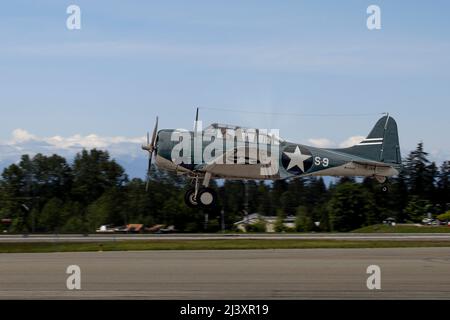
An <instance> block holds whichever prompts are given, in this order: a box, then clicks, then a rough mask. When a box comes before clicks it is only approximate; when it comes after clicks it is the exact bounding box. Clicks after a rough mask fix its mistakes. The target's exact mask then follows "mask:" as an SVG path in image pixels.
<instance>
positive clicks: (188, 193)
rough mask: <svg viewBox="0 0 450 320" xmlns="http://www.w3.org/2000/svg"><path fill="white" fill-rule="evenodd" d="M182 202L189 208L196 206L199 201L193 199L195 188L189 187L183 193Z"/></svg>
mask: <svg viewBox="0 0 450 320" xmlns="http://www.w3.org/2000/svg"><path fill="white" fill-rule="evenodd" d="M184 202H185V203H186V205H187V206H188V207H190V208H198V206H199V203H198V202H197V200H196V199H195V189H189V190H188V191H186V194H185V195H184Z"/></svg>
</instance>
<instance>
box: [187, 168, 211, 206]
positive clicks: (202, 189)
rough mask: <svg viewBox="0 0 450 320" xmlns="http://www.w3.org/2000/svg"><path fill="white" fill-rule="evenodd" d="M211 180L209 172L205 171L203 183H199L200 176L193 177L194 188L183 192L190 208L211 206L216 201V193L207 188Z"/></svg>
mask: <svg viewBox="0 0 450 320" xmlns="http://www.w3.org/2000/svg"><path fill="white" fill-rule="evenodd" d="M210 181H211V173H209V172H208V173H206V174H205V177H204V179H203V183H202V184H201V185H200V178H199V176H196V177H195V178H194V188H191V189H189V190H188V191H187V192H186V194H185V197H184V199H185V202H186V204H187V205H188V206H189V207H191V208H198V207H203V208H211V207H214V206H215V205H216V203H217V194H216V192H215V191H214V190H213V189H212V188H209V183H210Z"/></svg>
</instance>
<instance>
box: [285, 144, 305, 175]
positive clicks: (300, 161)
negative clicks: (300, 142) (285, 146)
mask: <svg viewBox="0 0 450 320" xmlns="http://www.w3.org/2000/svg"><path fill="white" fill-rule="evenodd" d="M284 154H285V155H287V156H288V157H289V158H290V159H291V161H290V162H289V166H288V167H287V170H289V169H292V168H293V167H295V166H297V167H299V168H300V169H301V170H302V172H305V165H304V161H306V160H308V159H310V158H312V156H308V155H305V154H302V152H301V151H300V148H299V147H298V146H297V147H296V148H295V151H294V152H285V153H284Z"/></svg>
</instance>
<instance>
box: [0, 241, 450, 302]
mask: <svg viewBox="0 0 450 320" xmlns="http://www.w3.org/2000/svg"><path fill="white" fill-rule="evenodd" d="M69 265H78V266H79V267H80V268H81V286H82V290H80V291H69V290H68V289H67V288H66V280H67V277H68V275H67V274H66V269H67V267H68V266H69ZM369 265H378V266H379V267H380V268H381V285H382V289H381V290H375V291H371V290H369V289H368V288H367V285H366V281H367V278H368V276H369V275H368V274H366V271H367V267H368V266H369ZM50 298H58V299H94V298H95V299H207V300H208V299H450V249H449V248H408V249H406V248H403V249H400V248H399V249H303V250H238V251H234V250H229V251H143V252H94V253H50V254H0V299H50Z"/></svg>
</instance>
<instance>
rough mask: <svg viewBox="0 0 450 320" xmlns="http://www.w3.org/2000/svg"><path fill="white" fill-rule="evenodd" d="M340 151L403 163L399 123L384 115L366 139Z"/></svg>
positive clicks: (372, 158)
mask: <svg viewBox="0 0 450 320" xmlns="http://www.w3.org/2000/svg"><path fill="white" fill-rule="evenodd" d="M340 151H342V152H345V153H348V154H351V155H355V156H358V157H362V158H366V159H370V160H374V161H379V162H385V163H392V164H401V162H402V160H401V155H400V143H399V139H398V130H397V123H396V122H395V120H394V118H392V117H390V116H389V115H387V116H384V117H382V118H381V119H380V120H378V122H377V123H376V125H375V127H373V129H372V131H371V132H370V133H369V135H368V136H367V138H366V139H364V140H363V141H361V142H360V143H358V144H357V145H354V146H353V147H350V148H345V149H340Z"/></svg>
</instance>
